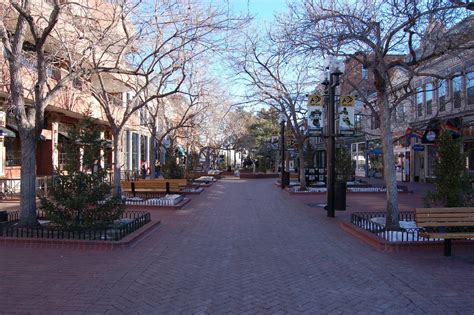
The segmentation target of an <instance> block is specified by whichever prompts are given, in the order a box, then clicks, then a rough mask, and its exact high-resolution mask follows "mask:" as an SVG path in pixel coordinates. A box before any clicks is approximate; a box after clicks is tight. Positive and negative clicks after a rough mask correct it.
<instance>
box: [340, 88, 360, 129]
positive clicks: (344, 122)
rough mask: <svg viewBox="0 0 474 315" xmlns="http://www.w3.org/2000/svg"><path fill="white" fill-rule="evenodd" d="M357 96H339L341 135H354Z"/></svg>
mask: <svg viewBox="0 0 474 315" xmlns="http://www.w3.org/2000/svg"><path fill="white" fill-rule="evenodd" d="M355 102H356V97H355V96H352V95H341V96H340V97H339V135H341V136H353V135H354V107H355V106H354V105H355Z"/></svg>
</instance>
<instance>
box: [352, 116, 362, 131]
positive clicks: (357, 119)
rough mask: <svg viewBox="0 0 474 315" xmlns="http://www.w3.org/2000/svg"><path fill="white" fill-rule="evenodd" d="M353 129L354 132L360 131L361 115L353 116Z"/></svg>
mask: <svg viewBox="0 0 474 315" xmlns="http://www.w3.org/2000/svg"><path fill="white" fill-rule="evenodd" d="M354 128H355V130H362V115H360V114H355V115H354Z"/></svg>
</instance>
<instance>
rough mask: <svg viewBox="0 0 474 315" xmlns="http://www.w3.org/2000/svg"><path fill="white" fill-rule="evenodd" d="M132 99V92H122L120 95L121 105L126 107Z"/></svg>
mask: <svg viewBox="0 0 474 315" xmlns="http://www.w3.org/2000/svg"><path fill="white" fill-rule="evenodd" d="M132 100H133V94H132V92H123V95H122V103H123V104H122V106H123V107H127V105H129V104H130V103H131V102H132Z"/></svg>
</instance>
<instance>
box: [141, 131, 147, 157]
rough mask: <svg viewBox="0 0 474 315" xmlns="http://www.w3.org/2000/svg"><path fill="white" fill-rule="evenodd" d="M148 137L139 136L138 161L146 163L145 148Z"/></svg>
mask: <svg viewBox="0 0 474 315" xmlns="http://www.w3.org/2000/svg"><path fill="white" fill-rule="evenodd" d="M147 142H148V137H147V136H140V161H146V160H147V157H146V147H147Z"/></svg>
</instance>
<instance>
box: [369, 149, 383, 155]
mask: <svg viewBox="0 0 474 315" xmlns="http://www.w3.org/2000/svg"><path fill="white" fill-rule="evenodd" d="M382 153H383V151H382V149H372V150H369V154H375V155H382Z"/></svg>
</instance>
